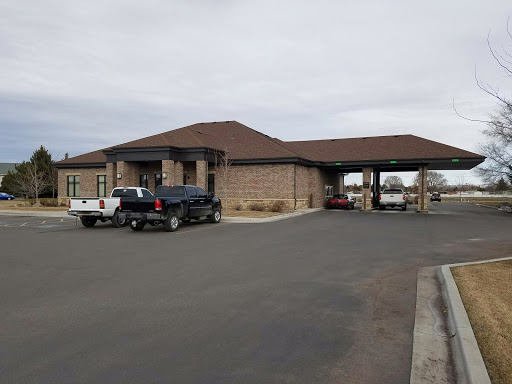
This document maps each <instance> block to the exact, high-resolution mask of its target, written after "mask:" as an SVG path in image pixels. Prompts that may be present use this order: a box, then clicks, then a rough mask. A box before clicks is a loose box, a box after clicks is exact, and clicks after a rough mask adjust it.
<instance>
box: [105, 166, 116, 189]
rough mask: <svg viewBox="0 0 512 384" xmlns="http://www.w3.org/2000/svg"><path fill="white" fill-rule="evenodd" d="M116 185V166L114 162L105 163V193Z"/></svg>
mask: <svg viewBox="0 0 512 384" xmlns="http://www.w3.org/2000/svg"><path fill="white" fill-rule="evenodd" d="M115 187H117V167H116V164H115V163H107V195H109V194H110V192H111V191H112V190H113V189H114V188H115Z"/></svg>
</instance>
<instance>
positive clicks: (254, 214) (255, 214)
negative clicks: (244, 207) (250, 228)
mask: <svg viewBox="0 0 512 384" xmlns="http://www.w3.org/2000/svg"><path fill="white" fill-rule="evenodd" d="M290 212H293V211H286V212H267V211H236V210H234V209H230V210H229V212H228V213H226V212H223V213H222V215H223V216H224V217H251V218H264V217H272V216H278V215H282V214H285V213H290Z"/></svg>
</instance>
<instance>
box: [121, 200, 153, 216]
mask: <svg viewBox="0 0 512 384" xmlns="http://www.w3.org/2000/svg"><path fill="white" fill-rule="evenodd" d="M155 200H156V199H155V198H154V197H121V212H145V213H149V212H155Z"/></svg>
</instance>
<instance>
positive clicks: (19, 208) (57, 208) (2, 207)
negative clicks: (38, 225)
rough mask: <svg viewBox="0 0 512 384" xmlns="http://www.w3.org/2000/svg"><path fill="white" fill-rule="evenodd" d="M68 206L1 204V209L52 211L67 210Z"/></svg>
mask: <svg viewBox="0 0 512 384" xmlns="http://www.w3.org/2000/svg"><path fill="white" fill-rule="evenodd" d="M67 210H68V207H5V206H3V204H0V212H1V211H20V212H23V211H51V212H65V211H67Z"/></svg>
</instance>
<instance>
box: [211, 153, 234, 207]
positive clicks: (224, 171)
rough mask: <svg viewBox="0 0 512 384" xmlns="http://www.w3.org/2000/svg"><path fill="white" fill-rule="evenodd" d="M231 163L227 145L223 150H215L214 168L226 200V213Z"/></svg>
mask: <svg viewBox="0 0 512 384" xmlns="http://www.w3.org/2000/svg"><path fill="white" fill-rule="evenodd" d="M231 164H233V159H232V158H231V157H230V155H229V150H228V148H227V147H226V148H224V151H219V150H216V151H215V169H216V171H217V172H218V174H219V178H218V180H219V182H220V183H219V184H220V188H221V190H222V194H223V198H224V199H225V201H226V206H225V208H226V213H228V192H229V171H230V168H231Z"/></svg>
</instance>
